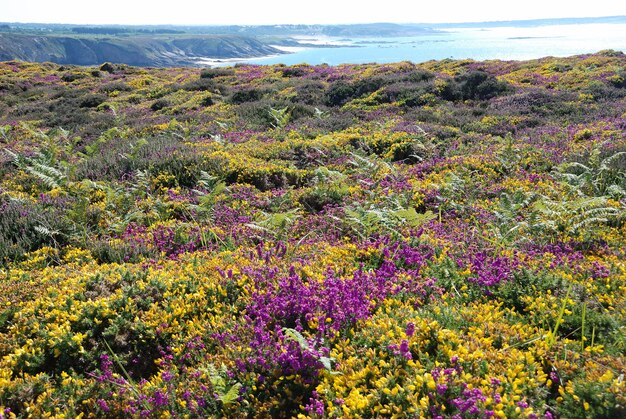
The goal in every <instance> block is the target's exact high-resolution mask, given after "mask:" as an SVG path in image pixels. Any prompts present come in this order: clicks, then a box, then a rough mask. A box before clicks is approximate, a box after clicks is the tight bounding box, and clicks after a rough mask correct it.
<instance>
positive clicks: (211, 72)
mask: <svg viewBox="0 0 626 419" xmlns="http://www.w3.org/2000/svg"><path fill="white" fill-rule="evenodd" d="M234 75H235V70H233V69H232V68H204V69H202V71H201V72H200V78H202V79H214V78H216V77H228V76H234Z"/></svg>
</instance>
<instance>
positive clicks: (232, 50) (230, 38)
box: [0, 33, 281, 67]
mask: <svg viewBox="0 0 626 419" xmlns="http://www.w3.org/2000/svg"><path fill="white" fill-rule="evenodd" d="M279 53H281V51H279V50H278V49H276V48H273V47H271V46H269V45H268V44H266V43H264V42H262V41H259V40H257V39H255V38H252V37H249V36H241V35H204V36H198V35H187V36H160V35H135V36H126V37H121V36H110V37H102V36H98V37H96V36H79V35H38V34H20V33H0V61H9V60H22V61H34V62H45V61H50V62H53V63H57V64H78V65H97V64H101V63H103V62H114V63H121V64H128V65H133V66H143V67H174V66H190V65H191V66H193V65H197V64H198V59H199V58H202V57H204V58H206V57H211V58H220V59H228V58H249V57H258V56H263V55H271V54H279Z"/></svg>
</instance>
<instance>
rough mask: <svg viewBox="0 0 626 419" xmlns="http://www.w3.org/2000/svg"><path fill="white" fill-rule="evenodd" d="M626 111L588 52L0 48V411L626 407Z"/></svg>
mask: <svg viewBox="0 0 626 419" xmlns="http://www.w3.org/2000/svg"><path fill="white" fill-rule="evenodd" d="M625 110H626V56H625V55H624V54H623V53H621V52H617V51H611V50H607V51H601V52H599V53H596V54H589V55H581V56H575V57H568V58H543V59H538V60H532V61H498V60H494V61H484V62H479V61H472V60H463V61H455V60H443V61H429V62H425V63H422V64H414V63H411V62H401V63H395V64H385V65H379V64H368V65H342V66H336V67H331V66H325V65H320V66H310V65H297V66H291V67H287V66H280V65H276V66H254V65H239V66H235V67H231V68H219V69H204V70H200V69H190V68H151V69H146V68H136V67H129V66H125V65H115V64H105V65H102V66H100V67H75V66H69V65H59V64H51V63H45V64H32V63H25V62H18V61H9V62H3V63H0V143H1V144H0V147H1V148H2V150H3V151H2V153H1V154H0V155H1V158H0V417H2V418H4V417H13V415H15V416H17V417H75V416H78V415H81V414H82V415H83V417H91V416H98V417H103V416H104V417H138V416H149V417H170V416H177V417H184V416H185V415H189V416H191V417H212V416H213V417H340V416H343V417H398V418H400V417H454V418H472V417H528V418H533V417H546V418H550V417H563V418H574V417H596V418H598V417H606V418H614V417H623V415H624V406H625V404H626V399H625V397H624V394H625V388H624V372H625V368H626V358H625V350H626V341H625V333H624V332H625V330H624V326H625V323H624V318H625V311H626V304H625V301H626V300H625V293H626V250H625V249H626V247H625V246H626V113H625ZM63 415H64V416H63Z"/></svg>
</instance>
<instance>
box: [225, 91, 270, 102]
mask: <svg viewBox="0 0 626 419" xmlns="http://www.w3.org/2000/svg"><path fill="white" fill-rule="evenodd" d="M263 94H264V92H263V91H261V90H259V89H243V90H237V91H236V92H234V93H233V94H232V95H231V96H230V98H228V102H230V103H232V104H235V105H238V104H242V103H247V102H255V101H257V100H260V99H261V98H262V97H263Z"/></svg>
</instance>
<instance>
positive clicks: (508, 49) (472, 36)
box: [230, 23, 626, 65]
mask: <svg viewBox="0 0 626 419" xmlns="http://www.w3.org/2000/svg"><path fill="white" fill-rule="evenodd" d="M300 42H301V43H302V44H306V43H312V42H315V43H317V44H329V45H328V46H325V47H324V46H323V47H315V48H311V47H302V48H291V49H290V50H291V51H295V52H291V53H289V54H284V55H277V56H272V57H261V58H254V59H249V60H245V62H247V63H252V64H279V63H282V64H287V65H293V64H300V63H307V64H312V65H313V64H324V63H326V64H329V65H339V64H344V63H353V64H359V63H374V62H376V63H389V62H398V61H412V62H424V61H428V60H440V59H445V58H453V59H466V58H469V59H474V60H489V59H501V60H527V59H534V58H540V57H545V56H555V57H564V56H570V55H579V54H586V53H593V52H598V51H601V50H606V49H613V50H617V51H622V52H624V51H626V24H625V23H611V24H576V25H553V26H536V27H486V28H448V29H445V30H444V31H441V32H440V33H437V34H432V35H422V36H413V37H400V38H395V37H394V38H330V37H327V38H316V39H313V38H306V39H300ZM230 64H232V63H230Z"/></svg>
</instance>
